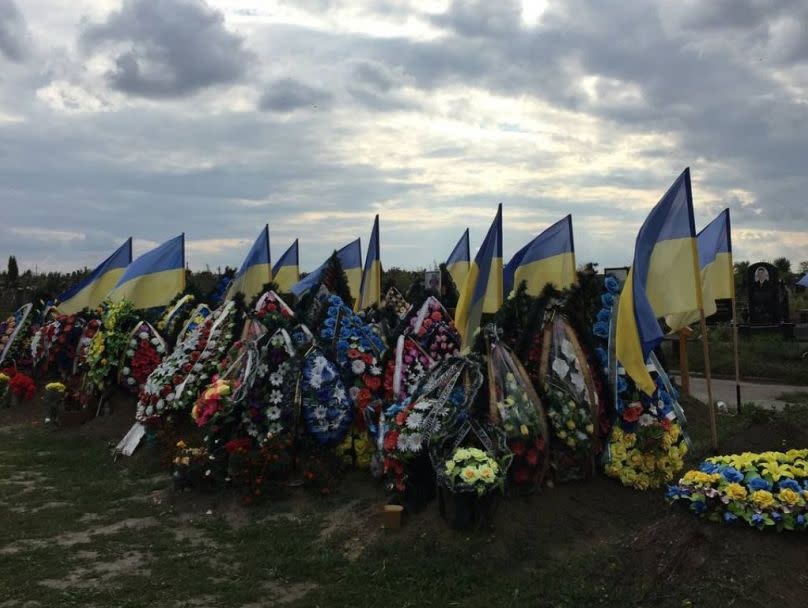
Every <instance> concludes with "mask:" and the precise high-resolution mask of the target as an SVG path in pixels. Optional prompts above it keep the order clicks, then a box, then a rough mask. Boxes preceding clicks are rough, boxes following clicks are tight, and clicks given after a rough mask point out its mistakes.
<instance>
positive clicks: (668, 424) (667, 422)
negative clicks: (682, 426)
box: [660, 418, 673, 431]
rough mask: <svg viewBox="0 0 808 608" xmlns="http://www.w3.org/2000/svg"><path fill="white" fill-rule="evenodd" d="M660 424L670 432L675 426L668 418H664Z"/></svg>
mask: <svg viewBox="0 0 808 608" xmlns="http://www.w3.org/2000/svg"><path fill="white" fill-rule="evenodd" d="M660 424H661V425H662V428H663V429H665V430H666V431H670V430H671V427H672V426H673V424H671V421H670V420H668V419H667V418H663V419H662V422H661V423H660Z"/></svg>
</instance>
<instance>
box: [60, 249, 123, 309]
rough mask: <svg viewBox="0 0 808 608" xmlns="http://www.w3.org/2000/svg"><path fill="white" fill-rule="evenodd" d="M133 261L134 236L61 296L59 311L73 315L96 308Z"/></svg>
mask: <svg viewBox="0 0 808 608" xmlns="http://www.w3.org/2000/svg"><path fill="white" fill-rule="evenodd" d="M131 263H132V237H129V238H128V239H127V240H126V242H125V243H124V244H123V245H121V246H120V247H118V249H117V250H116V251H115V253H113V254H112V255H111V256H109V257H108V258H107V259H106V260H104V261H103V262H101V264H99V265H98V267H97V268H96V269H95V270H93V271H92V272H91V273H90V274H89V275H88V276H87V277H86V278H85V279H84V280H82V281H79V282H78V283H76V284H75V285H73V286H72V287H71V288H70V289H68V290H67V291H66V292H64V293H63V294H62V295H60V296H59V301H60V302H61V304H59V305H58V306H57V308H58V309H59V312H61V313H62V314H66V315H73V314H76V313H77V312H79V311H80V310H83V309H85V308H95V307H96V306H98V305H99V304H100V303H101V302H103V301H104V298H105V297H107V294H108V293H109V290H110V289H112V288H113V287H115V285H117V283H118V280H119V279H120V278H121V276H123V273H124V270H126V267H127V266H129V264H131Z"/></svg>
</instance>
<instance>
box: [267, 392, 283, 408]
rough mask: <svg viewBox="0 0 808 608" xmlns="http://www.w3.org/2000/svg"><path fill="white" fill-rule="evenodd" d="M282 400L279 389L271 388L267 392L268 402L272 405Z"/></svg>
mask: <svg viewBox="0 0 808 608" xmlns="http://www.w3.org/2000/svg"><path fill="white" fill-rule="evenodd" d="M282 401H283V393H282V392H281V391H278V390H273V391H272V392H271V393H270V394H269V402H270V403H272V404H274V405H277V404H279V403H281V402H282Z"/></svg>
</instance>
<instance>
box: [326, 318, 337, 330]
mask: <svg viewBox="0 0 808 608" xmlns="http://www.w3.org/2000/svg"><path fill="white" fill-rule="evenodd" d="M323 325H325V326H326V327H331V328H333V327H336V325H337V320H336V319H335V318H334V317H326V319H325V321H323Z"/></svg>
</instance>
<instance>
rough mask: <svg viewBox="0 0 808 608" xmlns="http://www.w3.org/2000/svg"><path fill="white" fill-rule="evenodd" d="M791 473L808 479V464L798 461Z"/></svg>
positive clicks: (792, 466)
mask: <svg viewBox="0 0 808 608" xmlns="http://www.w3.org/2000/svg"><path fill="white" fill-rule="evenodd" d="M791 472H792V473H794V476H795V477H808V463H806V462H805V461H804V460H797V461H795V462H794V464H792V465H791Z"/></svg>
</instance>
